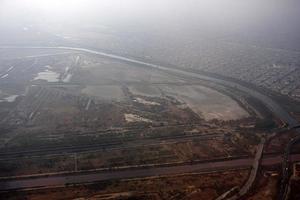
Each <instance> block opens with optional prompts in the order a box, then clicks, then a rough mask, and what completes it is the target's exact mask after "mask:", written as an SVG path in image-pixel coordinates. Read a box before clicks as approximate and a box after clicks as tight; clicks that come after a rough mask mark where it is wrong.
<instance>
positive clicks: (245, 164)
mask: <svg viewBox="0 0 300 200" xmlns="http://www.w3.org/2000/svg"><path fill="white" fill-rule="evenodd" d="M292 160H293V161H300V154H296V155H293V156H292ZM253 162H254V159H253V158H244V159H233V160H226V161H214V162H206V163H198V164H191V165H177V166H166V167H149V168H134V169H132V168H129V169H123V170H110V171H109V170H107V171H100V172H97V171H95V172H89V173H73V174H69V175H60V176H45V177H31V178H19V179H8V180H2V181H0V191H8V190H20V189H35V188H42V187H57V186H65V185H68V184H83V183H91V182H98V181H105V180H117V179H130V178H142V177H153V176H166V175H176V174H184V173H207V172H215V171H221V170H229V169H239V168H250V167H251V166H252V165H253ZM281 162H282V157H281V156H278V155H275V156H271V157H267V158H264V159H263V160H262V165H274V164H280V163H281Z"/></svg>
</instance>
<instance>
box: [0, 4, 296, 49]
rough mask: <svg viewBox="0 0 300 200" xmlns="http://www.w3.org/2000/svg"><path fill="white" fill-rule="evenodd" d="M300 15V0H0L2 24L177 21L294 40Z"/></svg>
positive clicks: (186, 27)
mask: <svg viewBox="0 0 300 200" xmlns="http://www.w3.org/2000/svg"><path fill="white" fill-rule="evenodd" d="M299 18H300V1H299V0H0V26H1V28H2V30H3V29H4V28H6V27H15V26H16V25H18V26H29V25H35V26H39V27H40V28H41V27H43V28H47V27H50V28H51V27H53V26H61V27H64V28H67V27H69V28H70V27H72V26H73V27H74V28H75V27H76V28H80V27H84V26H88V25H90V26H93V25H94V26H100V25H111V26H116V27H117V26H122V27H127V26H128V27H132V26H136V28H137V29H139V27H140V28H141V29H142V28H145V27H146V28H149V29H151V28H152V27H155V28H156V29H155V30H157V29H158V30H159V29H160V28H161V29H168V28H169V29H170V30H172V28H174V27H176V28H177V29H180V30H182V31H196V32H197V31H199V32H203V31H204V32H206V31H208V32H214V33H216V34H218V32H220V33H225V34H227V33H230V34H235V33H237V34H241V35H247V34H249V37H254V36H255V37H256V35H263V37H266V36H267V35H268V34H272V35H274V36H276V35H278V36H276V37H283V36H286V37H287V38H290V40H291V41H292V42H291V43H294V41H293V40H296V39H298V38H299V36H298V35H299V34H298V33H299V32H300V31H299V30H300V28H299V26H300V25H299V24H300V23H299ZM1 28H0V29H1ZM245 37H247V36H245Z"/></svg>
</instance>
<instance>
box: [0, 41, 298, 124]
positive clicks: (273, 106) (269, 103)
mask: <svg viewBox="0 0 300 200" xmlns="http://www.w3.org/2000/svg"><path fill="white" fill-rule="evenodd" d="M0 48H11V49H13V48H17V49H63V50H72V51H79V52H84V53H91V54H95V55H100V56H104V57H108V58H112V59H116V60H118V61H123V62H127V63H131V64H135V65H142V66H147V67H151V68H154V69H159V70H163V71H166V72H169V73H173V74H177V75H180V76H182V75H184V76H187V77H190V78H191V77H192V78H198V79H201V80H205V81H212V82H215V83H218V84H222V85H225V86H227V87H231V88H236V89H238V90H240V91H243V92H245V93H247V94H250V95H251V96H253V97H255V98H256V99H258V100H260V101H261V102H263V103H264V105H265V106H266V107H267V108H268V109H269V110H270V111H272V112H273V113H274V115H276V116H277V117H278V118H280V119H281V120H282V121H283V122H285V123H287V124H288V125H289V127H290V128H293V127H295V126H298V125H299V122H298V121H297V120H296V119H294V118H293V117H292V116H291V115H290V114H289V113H288V112H287V111H285V110H284V109H283V108H282V107H281V106H280V105H279V104H278V103H277V102H275V101H274V100H272V99H271V98H270V97H269V96H267V95H265V94H262V93H260V92H258V91H256V90H254V89H251V88H248V87H245V86H243V85H240V84H238V83H235V82H231V81H228V80H221V79H218V78H214V77H210V76H207V75H202V74H197V73H193V72H187V71H185V70H181V69H174V68H170V67H164V66H160V65H156V64H151V63H147V62H143V61H140V60H136V59H131V58H126V57H123V56H118V55H115V54H110V53H105V52H101V51H95V50H91V49H85V48H76V47H66V46H57V47H43V46H41V47H33V46H28V47H14V46H0Z"/></svg>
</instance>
